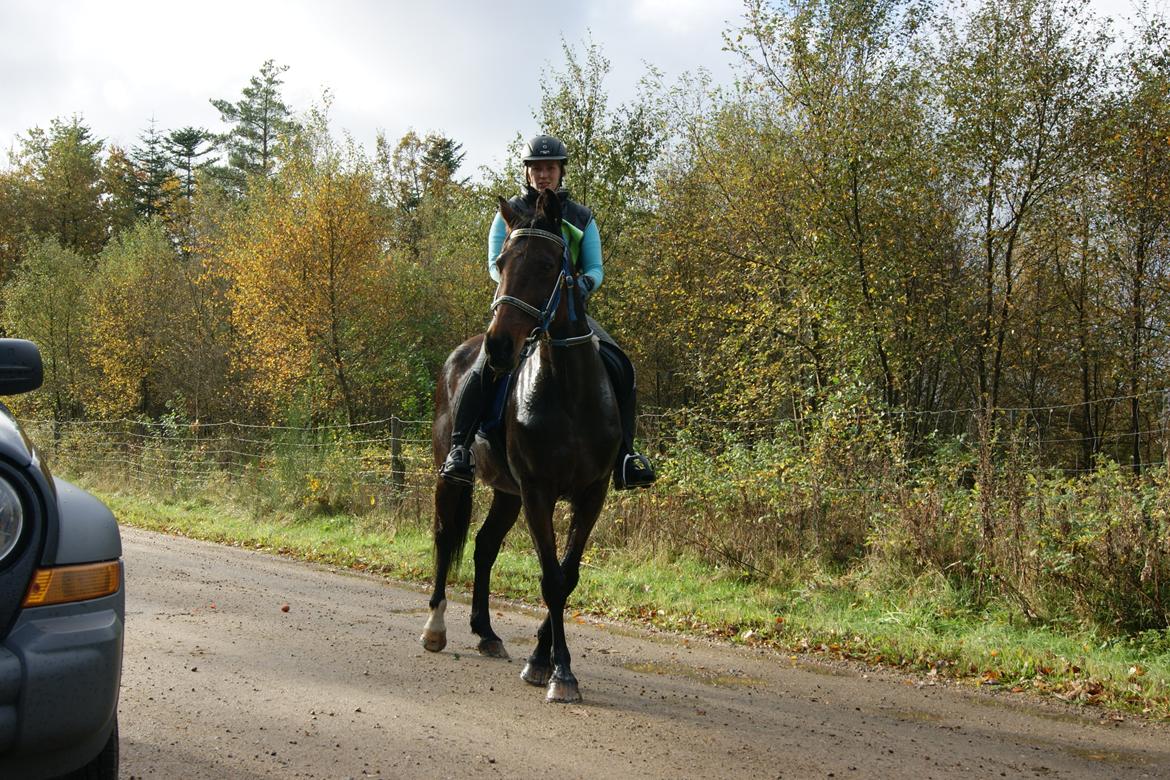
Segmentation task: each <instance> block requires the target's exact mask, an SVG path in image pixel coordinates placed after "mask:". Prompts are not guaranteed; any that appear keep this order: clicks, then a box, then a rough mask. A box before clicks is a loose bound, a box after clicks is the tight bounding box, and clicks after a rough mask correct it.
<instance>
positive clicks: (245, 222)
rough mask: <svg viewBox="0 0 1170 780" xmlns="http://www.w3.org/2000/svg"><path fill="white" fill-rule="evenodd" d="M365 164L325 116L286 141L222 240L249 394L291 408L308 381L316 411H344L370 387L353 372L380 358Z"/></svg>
mask: <svg viewBox="0 0 1170 780" xmlns="http://www.w3.org/2000/svg"><path fill="white" fill-rule="evenodd" d="M372 190H373V179H372V174H371V171H370V170H369V166H368V164H366V163H365V162H364V161H363V160H362V159H361V156H360V153H359V152H358V151H357V150H356V149H354V148H352V147H345V148H338V147H337V146H336V144H335V143H334V142H333V141H332V139H331V138H330V137H329V134H328V128H327V124H326V121H325V119H324V117H323V116H320V115H318V116H316V117H315V118H314V122H313V124H312V125H311V126H310V127H309V128H308V129H307V130H306V132H305V133H304V134H303V136H302V137H301V138H300V140H299V142H298V144H297V145H296V146H295V147H293V148H292V149H290V154H289V156H288V158H287V160H286V164H285V166H284V167H283V168H282V169H281V170H280V171H279V172H278V173H277V174H275V175H274V176H273V177H272V178H271V179H269V180H264V181H258V182H257V187H256V189H255V190H254V192H253V193H252V194H251V196H250V201H251V202H250V203H249V208H248V209H247V211H246V213H245V214H243V215H242V216H241V218H240V220H239V221H238V222H237V223H235V224H233V225H231V226H230V228H229V232H228V234H227V235H226V236H225V238H224V240H223V242H222V244H221V246H220V249H219V251H220V252H221V258H220V259H221V261H222V263H223V264H224V267H225V271H226V272H227V273H228V274H229V278H230V282H231V288H230V292H229V297H230V300H231V302H232V323H233V326H234V328H235V332H236V333H237V334H238V337H239V341H238V349H237V351H236V353H235V360H236V361H237V366H238V369H239V371H240V372H241V373H242V375H243V376H245V377H246V378H247V381H248V382H249V384H250V386H251V387H252V389H253V391H254V392H255V394H256V398H257V401H258V402H259V403H260V405H261V406H262V408H263V409H265V410H266V411H267V412H269V413H277V414H280V413H287V412H289V411H290V405H291V404H292V402H293V399H294V398H295V397H296V396H297V394H298V393H305V392H309V391H310V389H311V388H317V390H316V391H313V392H309V395H310V403H311V404H312V408H311V409H310V410H309V411H310V413H311V414H313V415H314V418H315V419H318V420H320V419H321V418H322V417H325V418H328V417H331V416H332V415H333V414H334V413H340V414H341V415H342V416H344V418H345V419H346V420H347V421H350V422H353V421H356V420H357V419H359V411H360V409H361V408H362V407H363V406H364V404H365V403H366V402H368V400H369V395H367V393H377V392H378V390H379V389H378V388H377V387H376V386H364V387H363V386H359V385H357V384H355V382H354V376H355V372H356V373H362V372H369V371H371V370H373V369H370V368H368V366H369V363H370V361H376V360H377V354H376V350H374V349H373V348H372V347H371V345H370V340H371V339H374V338H377V337H379V334H380V332H381V330H380V328H379V327H378V324H377V323H378V316H379V313H380V311H381V310H382V308H383V307H384V306H385V305H386V303H385V301H386V298H385V290H386V281H387V279H386V274H385V267H384V265H383V264H382V263H381V257H380V245H381V242H382V235H381V233H380V232H379V229H378V224H377V221H376V219H375V215H374V211H373V197H372Z"/></svg>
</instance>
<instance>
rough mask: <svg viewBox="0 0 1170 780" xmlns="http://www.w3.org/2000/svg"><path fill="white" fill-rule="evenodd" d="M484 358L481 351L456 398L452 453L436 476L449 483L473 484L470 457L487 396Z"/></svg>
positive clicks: (472, 464) (473, 477)
mask: <svg viewBox="0 0 1170 780" xmlns="http://www.w3.org/2000/svg"><path fill="white" fill-rule="evenodd" d="M485 362H486V357H485V355H484V353H483V352H482V351H481V352H480V353H479V358H478V359H477V360H476V361H475V364H474V365H472V367H471V370H469V371H468V372H467V376H465V377H463V383H462V384H461V385H460V386H459V395H457V396H456V397H455V410H454V413H453V415H452V417H453V420H452V423H451V451H450V452H449V453H447V459H446V460H445V461H444V462H443V465H442V466H440V467H439V476H440V477H442V478H443V479H445V480H447V481H448V482H454V483H456V484H460V485H470V484H472V483H474V482H475V461H474V459H473V458H472V456H471V444H472V442H473V441H475V432H476V431H477V430H479V423H480V420H482V419H483V416H484V407H485V405H486V404H487V403H488V400H489V397H490V393H488V392H487V388H486V387H485V385H486V384H487V383H486V379H485V376H484V364H485Z"/></svg>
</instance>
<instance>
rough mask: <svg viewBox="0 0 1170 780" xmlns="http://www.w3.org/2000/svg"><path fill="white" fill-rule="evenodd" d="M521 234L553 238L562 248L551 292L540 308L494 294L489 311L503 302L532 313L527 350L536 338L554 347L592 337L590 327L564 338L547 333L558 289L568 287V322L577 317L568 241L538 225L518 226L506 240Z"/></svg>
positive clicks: (583, 340) (554, 308)
mask: <svg viewBox="0 0 1170 780" xmlns="http://www.w3.org/2000/svg"><path fill="white" fill-rule="evenodd" d="M522 236H532V237H533V238H544V239H548V240H549V241H555V242H556V243H557V244H558V245H559V246H560V247H561V248H562V249H563V251H562V253H561V273H560V275H559V276H557V281H556V283H555V284H554V285H553V291H552V294H551V295H550V296H549V298H548V302H547V303H545V305H544V308H543V309H538V308H536V307H535V306H533V305H532V304H530V303H528V302H526V301H522V300H520V299H519V298H517V297H515V296H512V295H497V296H496V298H495V300H493V301H492V308H491V311H492V312H493V313H494V312H495V310H496V309H498V308H499V307H500V306H503V305H504V304H508V305H509V306H515V307H516V308H517V309H519V310H520V311H522V312H524V313H525V314H527V315H528V316H529V317H532V318H533V319H535V320H536V321H537V323H539V324H538V325H537V326H536V327H535V328H534V329H533V330H532V333H531V334H530V335H529V336H528V339H527V340H526V342H525V343H526V347H525V350H526V351H528V350H530V349H531V348H532V346H533V345H535V343H536V342H537V341H538V340H541V339H544V340H545V341H547V342H548V343H549V346H553V347H575V346H577V345H579V344H587V343H589V342H590V341H592V339H593V329H592V328H590V329H589V332H588V333H584V334H582V335H580V336H571V337H569V338H567V339H554V338H551V337H550V336H549V333H548V329H549V326H551V325H552V319H553V317H554V316H555V315H556V312H557V308H558V307H559V306H560V304H561V290H562V289H564V290H568V293H569V296H568V305H569V322H576V321H577V307H576V305H575V304H574V302H573V294H572V289H571V288H572V287H573V286H574V285H575V284H576V281H575V280H574V278H573V271H572V265H571V263H570V260H569V245H568V243H567V242H566V241H565V239H564V237H563V236H559V235H557V234H556V233H552V232H550V231H548V230H540V229H539V228H517V229H516V230H513V231H512V232H511V234H510V235H509V236H508V240H509V241H511V240H512V239H513V238H519V237H522Z"/></svg>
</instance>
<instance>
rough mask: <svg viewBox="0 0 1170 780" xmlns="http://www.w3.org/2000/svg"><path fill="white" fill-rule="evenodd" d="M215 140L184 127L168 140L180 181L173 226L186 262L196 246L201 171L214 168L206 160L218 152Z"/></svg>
mask: <svg viewBox="0 0 1170 780" xmlns="http://www.w3.org/2000/svg"><path fill="white" fill-rule="evenodd" d="M212 138H213V136H212V135H211V133H210V132H209V131H207V130H204V129H202V128H198V127H184V128H182V129H179V130H175V131H173V132H172V133H171V134H170V135H168V136H167V137H166V139H165V142H164V144H165V146H166V150H167V154H168V156H169V158H170V164H171V166H173V168H174V170H175V174H176V176H178V180H179V184H180V186H179V199H178V201H177V202H175V203H173V204H172V206H171V219H170V224H171V226H172V228H173V229H174V231H175V233H176V234H177V242H178V244H179V247H180V250H181V252H182V255H183V257H184V258H187V259H189V258H190V256H191V252H192V250H193V247H194V245H195V243H196V237H195V235H194V223H193V214H194V210H195V204H194V201H195V184H196V181H197V179H198V175H199V173H200V172H201V171H206V170H208V169H209V168H210V166H211V165H212V161H211V160H206V159H204V158H206V157H207V156H208V155H209V154H212V153H213V152H214V151H215V147H214V146H213V145H212Z"/></svg>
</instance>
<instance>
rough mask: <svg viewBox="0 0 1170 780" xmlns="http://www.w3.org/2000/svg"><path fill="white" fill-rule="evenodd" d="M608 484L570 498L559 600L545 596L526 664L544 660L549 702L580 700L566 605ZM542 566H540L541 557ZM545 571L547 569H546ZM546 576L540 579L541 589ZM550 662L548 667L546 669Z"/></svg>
mask: <svg viewBox="0 0 1170 780" xmlns="http://www.w3.org/2000/svg"><path fill="white" fill-rule="evenodd" d="M607 476H608V475H607ZM608 487H609V482H608V479H603V480H600V481H599V482H597V483H595V484H594V485H592V486H590V487H589V488H588V489H587V490H586V491H585V492H584V493H583V494H582V495H580V496H578V497H577V498H576V499H575V500H574V501H573V518H572V521H571V523H570V525H569V537H568V539H567V540H566V541H565V555H564V557H563V558H562V559H561V560H560V561H559V562H557V565H556V571H557V574H558V579H557V581H558V582H559V584H560V589H561V595H560V599H559V602H558V603H554V602H551V601H549V596H548V595H547V594H546V596H545V603H546V604H548V608H549V609H548V615H547V616H546V617H545V619H544V622H543V623H541V626H540V629H539V631H538V632H537V646H536V650H535V651H534V652H533V654H532V657H531V658H529V665H530V666H532V665H533V662H534V661H543V662H544V667H543V668H544V669H545V670H548V674H547V676H546V677H545V678H544V682H547V684H548V692H547V695H546V698H547V700H548V701H552V702H577V701H581V692H580V688H579V686H578V683H577V678H576V677H575V676H574V675H573V671H572V658H571V656H570V654H569V645H568V641H567V639H566V637H565V630H564V617H565V604H566V602H567V601H568V598H569V594H571V593H572V592H573V590H574V589H575V588H576V587H577V582H578V581H579V579H580V573H581V557H582V556H583V555H584V552H585V545H586V544H587V543H588V541H589V534H590V533H591V532H592V531H593V526H594V525H595V524H596V522H597V516H598V515H599V514H600V513H601V507H602V505H603V504H604V503H605V494H606V491H607V490H608ZM550 530H551V522H550ZM541 565H542V568H543V565H544V563H543V559H542V561H541ZM545 571H546V572H547V569H545ZM545 579H546V578H542V580H541V586H542V588H543V587H544V584H545ZM550 652H551V658H550ZM550 661H551V669H550V668H549V665H550ZM526 671H527V667H526ZM534 677H535V675H534ZM525 679H526V680H527V679H528V678H527V677H526V678H525ZM529 682H533V683H535V684H544V683H543V682H540V683H538V682H536V680H535V679H532V680H529Z"/></svg>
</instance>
